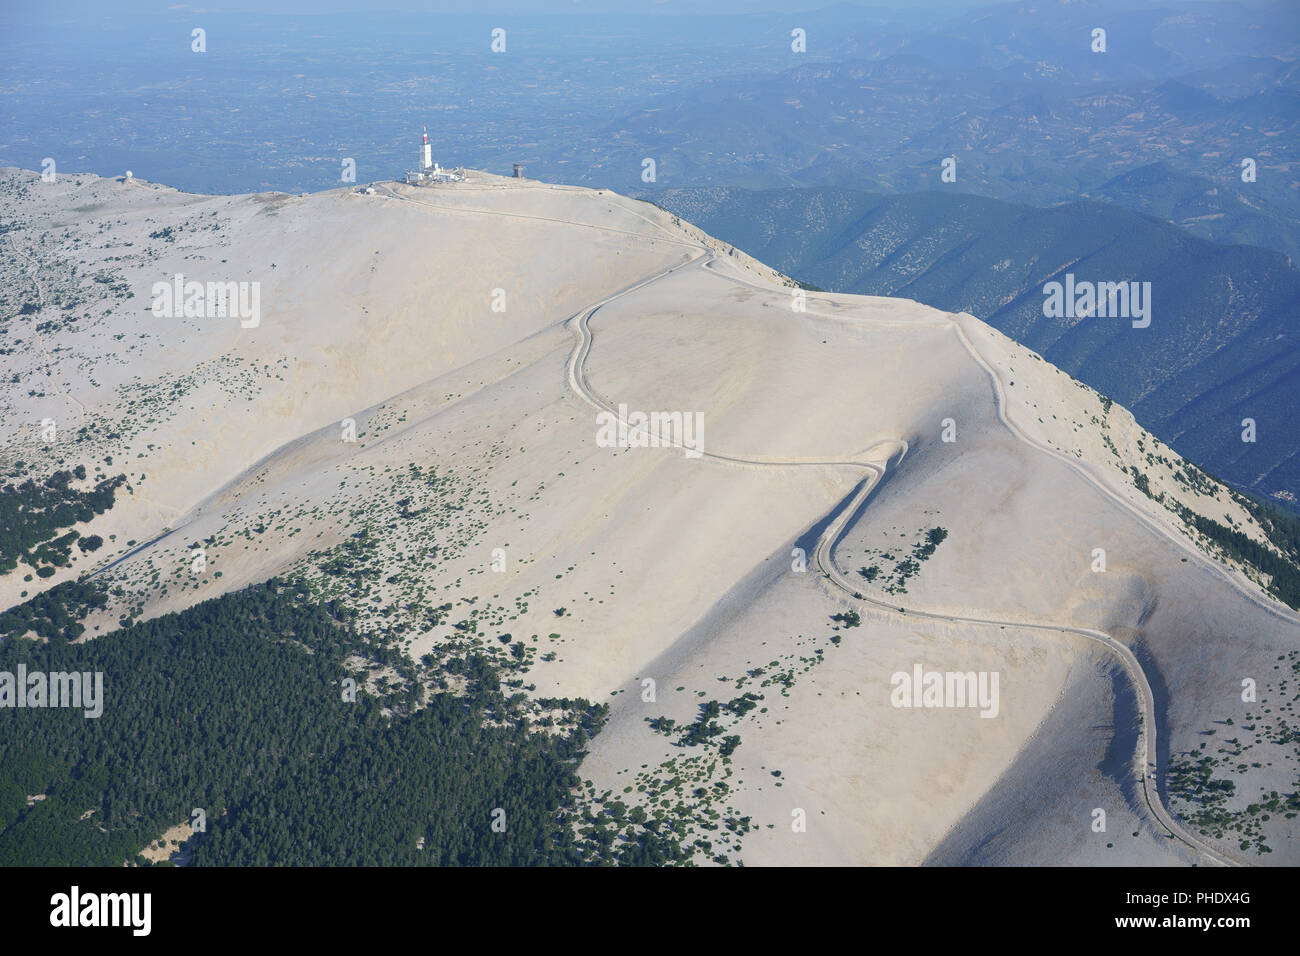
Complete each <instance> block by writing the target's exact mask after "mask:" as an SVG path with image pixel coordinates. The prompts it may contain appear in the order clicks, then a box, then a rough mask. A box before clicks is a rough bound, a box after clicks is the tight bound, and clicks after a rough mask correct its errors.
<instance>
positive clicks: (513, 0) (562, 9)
mask: <svg viewBox="0 0 1300 956" xmlns="http://www.w3.org/2000/svg"><path fill="white" fill-rule="evenodd" d="M0 5H2V6H3V7H4V9H5V13H4V15H5V16H6V17H7V16H17V17H19V18H23V19H25V18H27V17H30V16H39V17H42V18H48V17H51V16H66V15H74V16H85V17H102V16H107V15H111V14H114V13H116V14H137V13H161V12H164V11H174V12H175V11H183V10H187V9H188V10H194V11H196V12H197V11H213V12H222V13H226V12H236V11H244V10H251V11H257V12H259V13H346V12H356V13H371V12H375V11H382V10H397V11H410V12H428V13H436V12H446V13H495V12H502V13H584V12H588V13H696V14H699V13H755V12H774V11H775V12H780V11H798V10H820V9H825V8H827V7H834V6H858V7H883V8H886V9H889V8H897V9H902V10H906V9H910V8H916V7H931V8H945V9H967V8H973V7H986V6H993V5H995V4H994V3H991V2H990V0H894V2H887V0H849V2H841V3H834V2H828V0H476V2H474V3H466V2H464V0H373V2H369V3H367V2H365V0H208V2H197V3H176V2H170V0H114V2H113V3H111V4H105V3H104V2H103V0H46V2H43V3H37V4H19V3H17V2H15V0H3V4H0ZM1098 5H1099V6H1103V7H1109V6H1115V5H1121V6H1122V5H1131V4H1126V3H1123V2H1120V0H1110V2H1108V0H1102V2H1101V3H1099V4H1098Z"/></svg>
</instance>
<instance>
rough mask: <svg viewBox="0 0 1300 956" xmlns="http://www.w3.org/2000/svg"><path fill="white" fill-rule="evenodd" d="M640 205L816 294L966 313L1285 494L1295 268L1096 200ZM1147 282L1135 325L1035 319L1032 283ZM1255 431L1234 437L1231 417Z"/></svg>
mask: <svg viewBox="0 0 1300 956" xmlns="http://www.w3.org/2000/svg"><path fill="white" fill-rule="evenodd" d="M648 198H652V199H653V201H654V202H656V203H657V204H659V205H661V206H663V207H664V208H665V209H668V210H670V211H672V212H674V213H676V214H678V215H680V216H681V217H682V218H684V219H687V220H689V221H691V222H693V223H695V224H696V225H698V226H700V227H701V228H702V229H705V230H706V231H708V232H709V233H711V234H713V235H715V236H717V237H719V238H721V239H724V240H726V241H728V242H731V243H734V244H735V245H736V246H737V247H739V248H740V249H742V250H744V251H745V252H747V253H749V254H750V255H752V256H754V257H756V258H758V259H760V260H761V261H763V262H766V263H768V264H770V265H772V266H774V267H776V268H778V269H781V270H782V271H784V272H786V273H787V274H788V275H790V276H792V277H794V278H796V279H798V280H800V281H801V282H805V283H808V284H810V285H813V286H816V287H818V288H822V289H826V290H828V291H835V292H852V293H858V294H863V295H883V296H902V297H906V298H911V299H916V300H918V301H920V302H923V303H926V304H928V305H933V306H936V307H938V308H942V309H947V310H951V311H964V312H969V313H971V314H972V315H975V316H978V317H979V318H981V319H983V320H984V321H986V322H988V323H990V324H991V325H993V326H995V327H996V328H998V329H999V330H1001V331H1002V332H1004V333H1005V334H1007V335H1009V336H1011V337H1012V338H1014V339H1016V340H1017V341H1019V342H1021V343H1022V344H1024V345H1026V346H1028V347H1029V348H1031V349H1033V350H1035V351H1036V352H1038V353H1039V354H1041V355H1043V356H1044V357H1045V358H1046V359H1048V360H1049V361H1050V362H1052V363H1053V364H1055V365H1057V366H1059V367H1060V368H1062V369H1064V370H1066V371H1067V372H1069V373H1070V374H1071V375H1073V376H1075V377H1076V378H1078V379H1080V380H1081V381H1083V382H1085V383H1087V384H1088V385H1091V386H1093V387H1094V388H1096V389H1098V390H1099V391H1101V392H1103V393H1104V394H1106V395H1109V396H1110V397H1112V398H1114V399H1115V400H1117V401H1119V402H1121V403H1122V404H1124V405H1126V406H1127V407H1129V408H1130V409H1132V410H1133V412H1134V413H1135V414H1136V415H1137V417H1138V419H1139V421H1141V422H1142V423H1143V424H1144V425H1145V426H1146V427H1147V428H1149V429H1151V431H1153V432H1154V433H1155V434H1156V435H1158V436H1160V437H1161V438H1163V439H1164V440H1165V441H1167V442H1169V443H1170V444H1171V445H1172V446H1173V447H1174V448H1175V449H1177V450H1178V451H1179V452H1180V453H1181V454H1183V455H1184V456H1186V457H1188V458H1190V459H1191V460H1193V461H1195V462H1197V463H1198V464H1200V465H1202V466H1203V467H1205V468H1206V469H1207V470H1208V471H1210V472H1212V473H1214V474H1216V475H1218V476H1220V477H1222V478H1224V479H1226V480H1228V481H1231V482H1233V483H1234V484H1236V485H1238V486H1240V487H1242V488H1244V489H1247V490H1251V491H1254V492H1256V493H1260V494H1265V495H1269V496H1272V497H1275V498H1279V499H1281V500H1285V501H1289V502H1291V503H1292V504H1294V503H1295V500H1296V498H1295V496H1296V495H1297V493H1300V432H1298V431H1297V429H1296V427H1295V422H1296V420H1297V417H1298V416H1300V272H1297V270H1296V269H1295V267H1294V266H1293V264H1292V263H1291V262H1290V260H1289V259H1288V257H1287V256H1285V255H1282V254H1279V253H1276V252H1272V251H1269V250H1266V249H1261V248H1257V247H1252V246H1234V245H1222V244H1218V243H1213V242H1209V241H1206V240H1203V239H1198V238H1196V237H1193V236H1190V235H1188V234H1187V232H1185V231H1184V230H1182V229H1179V228H1177V227H1175V226H1172V225H1169V224H1167V223H1165V222H1161V221H1159V220H1156V219H1153V218H1151V217H1148V216H1144V215H1141V214H1138V213H1134V212H1131V211H1128V210H1125V209H1121V208H1118V207H1115V206H1111V205H1105V204H1102V203H1097V202H1076V203H1069V204H1066V205H1062V206H1056V207H1052V208H1047V209H1039V208H1033V207H1030V206H1024V205H1018V204H1015V203H1009V202H1002V201H1000V200H994V199H985V198H981V197H977V196H970V195H960V194H956V193H943V192H925V193H913V194H908V195H901V196H880V195H874V194H870V193H863V192H856V191H852V190H845V189H777V190H766V191H749V190H743V189H726V188H697V189H670V190H664V191H660V192H656V193H653V194H650V195H649V197H648ZM1067 274H1070V275H1073V276H1074V279H1075V280H1076V282H1084V281H1091V282H1130V281H1137V282H1150V283H1151V286H1150V289H1151V308H1152V311H1151V324H1150V326H1149V327H1148V328H1134V327H1133V323H1132V322H1131V321H1129V320H1128V319H1124V318H1100V317H1092V318H1066V317H1062V318H1048V317H1047V316H1045V314H1044V301H1045V293H1044V286H1045V285H1046V284H1047V283H1049V282H1053V281H1058V282H1062V283H1064V282H1065V277H1066V275H1067ZM1247 418H1250V419H1254V421H1255V428H1256V440H1255V441H1254V442H1253V443H1251V442H1245V441H1243V440H1242V433H1243V425H1242V422H1243V420H1244V419H1247Z"/></svg>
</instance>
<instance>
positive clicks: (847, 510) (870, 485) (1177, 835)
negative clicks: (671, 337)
mask: <svg viewBox="0 0 1300 956" xmlns="http://www.w3.org/2000/svg"><path fill="white" fill-rule="evenodd" d="M713 258H714V257H713V253H712V252H711V251H710V250H708V249H702V250H701V254H700V255H699V256H696V257H695V258H693V259H692V260H691V261H690V262H688V263H685V264H683V265H678V266H674V267H672V268H670V269H666V270H664V271H663V272H660V273H657V274H656V275H653V276H650V277H649V278H647V279H644V280H642V281H640V282H637V283H635V284H634V285H631V286H628V287H627V288H625V289H623V290H621V291H619V292H617V293H615V294H614V295H611V296H609V297H607V298H605V299H603V300H601V301H600V302H599V303H596V304H595V305H593V306H590V307H588V308H586V309H584V310H583V311H582V312H580V313H578V314H577V315H575V316H573V317H572V318H571V319H569V320H568V325H569V327H570V328H571V329H572V330H573V332H574V333H575V336H576V339H575V341H574V345H573V350H572V352H570V354H569V360H568V363H567V371H568V382H569V387H570V388H571V389H572V390H573V391H574V393H575V394H576V395H577V396H578V397H579V398H581V399H582V400H583V401H585V402H586V403H587V404H589V405H591V406H592V407H594V408H596V409H598V410H600V411H604V412H608V413H610V414H612V415H614V416H615V417H618V418H619V420H620V421H622V423H623V424H624V425H625V426H627V427H628V428H629V430H631V431H636V430H637V428H636V427H635V426H630V425H628V423H627V421H626V420H625V419H622V418H621V417H620V416H619V413H618V409H617V408H616V407H615V406H614V404H613V403H611V402H610V401H608V400H606V399H604V398H602V397H601V396H599V395H598V394H597V393H596V392H595V391H594V390H593V389H592V387H591V385H590V383H589V382H588V380H587V375H586V368H585V366H586V362H587V359H588V357H589V356H590V354H591V350H592V346H593V342H594V337H593V334H592V331H591V327H590V324H589V323H590V320H591V317H592V316H593V315H595V313H596V312H597V311H599V309H600V308H601V307H603V306H605V305H607V304H609V303H610V302H613V301H614V300H616V299H619V298H621V297H623V296H625V295H628V294H630V293H632V292H634V291H636V290H637V289H641V288H643V287H644V286H646V285H649V284H650V283H652V282H657V281H659V280H661V279H664V278H666V277H667V276H669V275H672V274H673V273H674V272H677V271H678V270H680V269H684V268H686V267H688V266H698V267H700V268H707V267H708V266H709V264H710V263H711V262H712V260H713ZM740 281H744V280H740ZM745 284H748V285H755V286H757V287H758V288H760V289H762V288H763V287H762V286H758V285H757V283H748V282H746V283H745ZM764 291H768V292H770V291H772V290H771V289H765V290H764ZM814 314H817V313H814ZM824 317H827V318H832V316H824ZM954 325H955V323H954ZM958 334H959V335H960V336H961V337H962V339H963V342H964V344H966V346H967V348H968V350H970V351H971V352H972V354H973V355H974V356H975V357H976V358H977V360H978V361H979V362H980V365H981V366H982V367H983V368H984V369H985V371H986V372H988V373H989V374H990V375H991V376H992V378H993V380H994V392H995V404H996V405H997V409H998V417H999V420H1000V421H1001V422H1002V423H1003V424H1004V425H1005V426H1006V427H1007V428H1008V429H1009V430H1010V431H1011V432H1012V434H1013V435H1015V436H1016V438H1018V439H1019V440H1021V441H1023V442H1026V443H1028V444H1030V445H1031V446H1032V447H1034V448H1040V446H1038V445H1037V444H1036V443H1034V442H1032V441H1030V440H1029V439H1028V438H1027V436H1025V435H1024V434H1023V433H1022V432H1020V430H1019V429H1017V428H1015V427H1014V426H1013V425H1012V424H1011V423H1010V422H1009V421H1008V420H1007V418H1006V416H1005V414H1004V411H1003V406H1004V403H1005V395H1004V394H1003V392H1002V390H1001V383H1000V381H999V380H998V379H997V376H996V375H995V374H994V373H993V372H992V370H991V369H989V368H988V366H987V364H986V363H984V362H983V360H982V359H981V358H979V356H978V353H975V352H974V348H973V346H971V345H970V343H969V341H968V340H966V338H965V335H964V333H962V332H961V330H960V328H959V327H958ZM661 442H662V443H664V444H668V445H671V446H676V447H679V448H680V447H682V445H681V443H679V442H676V441H672V440H668V441H663V439H662V437H661ZM882 445H886V446H888V445H893V446H894V447H895V451H894V452H893V453H891V454H889V455H888V456H887V457H886V459H885V461H884V462H883V463H880V462H879V461H878V460H875V459H874V457H873V456H872V455H871V452H872V451H873V450H874V449H876V448H877V447H879V446H882ZM1040 450H1042V449H1041V448H1040ZM907 451H908V445H907V442H906V441H904V440H903V439H901V438H900V439H886V440H882V441H880V442H876V443H875V444H873V445H871V446H870V447H869V448H867V449H864V450H863V451H862V452H860V453H859V454H858V455H856V456H853V457H851V458H847V459H835V458H797V459H795V458H785V459H774V458H743V457H739V456H734V455H720V454H717V453H714V452H708V451H703V450H700V452H699V453H700V457H701V458H706V459H710V460H713V461H719V462H725V463H729V464H735V465H741V466H748V467H755V466H757V467H780V468H790V467H806V466H810V465H813V466H826V465H846V466H854V467H860V468H862V469H864V470H865V471H866V472H867V477H866V478H865V479H864V480H863V482H862V484H861V485H860V486H859V488H858V489H857V491H856V493H855V495H854V497H853V499H852V500H851V501H850V502H849V503H848V505H847V506H845V507H844V508H842V509H841V511H840V513H839V514H838V515H837V516H836V518H835V519H834V520H833V521H832V522H830V524H828V525H827V527H826V528H825V530H824V531H823V532H822V534H821V536H820V538H819V539H818V542H817V547H816V549H815V551H814V555H813V559H814V563H815V565H816V567H817V569H818V570H819V571H820V572H821V573H822V574H823V576H824V577H825V579H826V580H827V581H829V582H830V583H831V584H832V585H833V586H834V587H836V588H838V589H839V590H841V591H843V592H844V593H846V594H848V595H849V596H850V597H852V598H854V599H855V600H859V601H862V602H863V603H865V604H869V605H872V606H873V607H875V608H876V609H877V610H879V611H880V612H882V613H885V614H890V615H898V616H901V617H910V618H913V619H916V618H923V619H927V620H934V621H944V622H948V623H952V624H968V625H976V626H985V627H998V628H1005V627H1013V628H1017V629H1019V630H1026V631H1040V632H1050V633H1053V634H1075V635H1079V636H1082V637H1085V638H1088V639H1089V640H1091V641H1094V642H1096V643H1098V644H1100V645H1102V646H1103V647H1105V648H1106V650H1107V651H1109V652H1110V653H1112V654H1114V655H1116V656H1117V657H1118V658H1119V660H1120V662H1121V663H1122V664H1123V665H1124V669H1125V671H1126V673H1127V674H1128V675H1129V679H1130V680H1131V681H1132V683H1133V686H1134V688H1135V689H1136V690H1137V692H1138V696H1139V698H1140V699H1141V705H1142V713H1141V725H1140V726H1139V728H1138V747H1137V749H1136V750H1135V753H1134V759H1133V771H1134V774H1135V775H1136V777H1137V779H1138V781H1139V783H1140V786H1141V792H1142V797H1143V801H1144V802H1145V804H1146V807H1147V810H1148V811H1149V812H1150V814H1151V816H1152V818H1153V819H1154V820H1156V821H1157V822H1158V823H1159V824H1160V825H1161V826H1162V827H1164V828H1165V830H1167V831H1168V833H1169V836H1170V838H1172V839H1176V840H1178V841H1179V842H1181V843H1183V844H1184V845H1185V846H1187V847H1188V848H1190V849H1192V850H1194V851H1196V852H1198V853H1200V854H1202V855H1204V856H1205V857H1206V858H1207V859H1209V860H1210V861H1212V862H1213V863H1216V864H1219V865H1221V866H1239V865H1242V863H1241V861H1238V860H1236V859H1233V858H1230V857H1228V856H1226V855H1224V854H1223V853H1221V852H1220V851H1218V850H1216V849H1215V848H1213V847H1211V846H1210V845H1209V844H1207V843H1206V842H1205V841H1203V840H1202V839H1200V837H1198V836H1197V835H1195V834H1194V833H1191V832H1189V831H1188V830H1186V829H1185V828H1184V827H1183V826H1182V824H1181V823H1179V821H1178V820H1177V819H1175V817H1174V816H1173V814H1172V813H1170V812H1169V810H1168V809H1167V808H1166V807H1165V805H1164V803H1163V801H1162V799H1161V796H1160V793H1159V789H1158V785H1157V781H1158V779H1159V777H1158V765H1157V754H1158V752H1159V751H1158V747H1157V736H1156V735H1157V731H1156V727H1157V724H1156V715H1155V695H1154V694H1153V692H1152V690H1151V685H1150V682H1149V681H1148V680H1147V676H1146V672H1145V671H1143V669H1142V665H1141V664H1140V663H1139V661H1138V659H1137V657H1136V656H1135V655H1134V654H1133V652H1132V651H1131V650H1130V649H1129V648H1128V647H1127V646H1125V645H1124V644H1122V643H1121V642H1119V641H1117V640H1115V639H1114V638H1113V637H1111V636H1110V635H1109V634H1107V633H1105V632H1104V631H1099V630H1094V629H1091V628H1084V627H1076V626H1074V625H1069V624H1053V623H1047V622H1041V621H1028V620H1009V619H1008V620H1001V619H997V618H983V617H973V616H967V615H956V614H943V613H939V612H933V611H925V610H921V609H918V608H906V607H903V606H901V605H895V604H887V603H885V602H883V601H880V600H877V599H875V598H871V597H867V596H865V595H863V594H862V593H861V592H859V591H858V590H857V588H856V587H855V586H854V583H853V582H852V581H851V580H850V579H848V578H847V577H846V576H845V575H844V574H843V572H841V571H840V569H839V568H838V566H837V565H836V564H835V560H834V553H835V547H836V545H838V543H839V541H840V539H841V538H843V536H844V534H845V533H846V531H847V529H848V527H849V524H850V521H851V519H852V517H853V516H854V515H856V514H857V513H858V512H859V511H860V510H861V509H862V507H863V506H864V504H865V503H866V500H867V498H869V497H870V495H871V493H872V492H873V491H874V490H875V489H876V488H877V487H879V485H880V481H881V479H883V478H884V476H885V473H886V470H887V469H888V467H889V464H890V462H891V461H892V462H893V466H894V467H897V466H898V464H899V463H900V462H901V461H902V460H903V458H904V456H906V454H907ZM895 456H896V460H895ZM1080 471H1081V473H1082V474H1083V475H1084V476H1085V477H1086V478H1088V480H1089V481H1090V482H1091V483H1092V484H1094V485H1095V484H1097V481H1096V479H1095V477H1094V476H1092V475H1091V474H1089V473H1088V472H1086V471H1083V470H1082V469H1081V470H1080ZM1103 490H1106V491H1107V493H1108V496H1109V497H1110V498H1112V499H1114V500H1115V501H1116V503H1118V504H1121V505H1124V506H1126V507H1127V508H1128V509H1129V510H1133V509H1132V506H1131V505H1129V504H1128V503H1127V502H1125V501H1124V500H1123V499H1122V498H1119V497H1118V496H1116V495H1114V494H1113V493H1109V491H1108V489H1103ZM1142 517H1143V518H1144V519H1145V516H1142Z"/></svg>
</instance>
